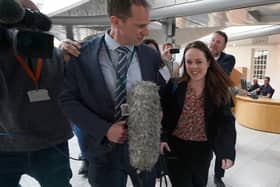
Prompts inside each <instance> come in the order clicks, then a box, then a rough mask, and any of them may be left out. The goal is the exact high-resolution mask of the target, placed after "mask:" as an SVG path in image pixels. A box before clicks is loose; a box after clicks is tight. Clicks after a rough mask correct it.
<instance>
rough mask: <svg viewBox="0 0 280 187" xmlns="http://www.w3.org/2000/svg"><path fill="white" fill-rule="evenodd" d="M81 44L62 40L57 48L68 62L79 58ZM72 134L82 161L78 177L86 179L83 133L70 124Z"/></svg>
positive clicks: (86, 169) (86, 162)
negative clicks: (72, 57) (73, 57)
mask: <svg viewBox="0 0 280 187" xmlns="http://www.w3.org/2000/svg"><path fill="white" fill-rule="evenodd" d="M81 44H82V42H78V41H74V40H70V39H64V40H62V41H61V43H60V45H59V48H60V49H61V50H63V51H64V53H63V54H64V60H65V62H67V63H68V61H69V60H70V58H71V55H72V56H75V57H79V55H80V49H81ZM71 126H72V129H73V132H74V134H75V135H76V137H77V140H78V145H79V148H80V155H79V159H80V160H81V161H82V164H81V167H80V169H79V171H78V174H79V175H83V176H85V177H87V175H88V165H89V164H88V159H87V156H86V144H85V134H84V132H83V131H82V130H81V129H80V128H79V127H78V126H77V125H75V124H74V123H72V124H71Z"/></svg>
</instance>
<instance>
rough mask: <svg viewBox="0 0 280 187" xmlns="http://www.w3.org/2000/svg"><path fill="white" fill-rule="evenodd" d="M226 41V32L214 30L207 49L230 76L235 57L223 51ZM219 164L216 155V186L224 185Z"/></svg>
mask: <svg viewBox="0 0 280 187" xmlns="http://www.w3.org/2000/svg"><path fill="white" fill-rule="evenodd" d="M227 42H228V37H227V35H226V33H224V32H223V31H216V32H214V34H213V36H212V39H211V41H210V45H209V49H210V51H211V53H212V55H213V56H214V58H215V60H216V61H217V62H218V64H219V65H220V66H221V67H222V69H223V70H224V72H225V73H226V74H227V75H228V76H230V73H231V72H232V70H233V68H234V65H235V58H234V56H232V55H230V54H227V53H224V52H223V51H224V49H225V48H226V45H227ZM221 164H222V161H221V160H218V159H217V157H216V160H215V175H214V183H215V184H216V186H217V187H225V184H224V182H223V180H222V178H223V177H224V175H225V170H224V169H223V168H222V167H221Z"/></svg>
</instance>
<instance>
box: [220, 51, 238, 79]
mask: <svg viewBox="0 0 280 187" xmlns="http://www.w3.org/2000/svg"><path fill="white" fill-rule="evenodd" d="M217 62H218V63H219V64H220V66H221V67H222V68H223V70H224V71H225V72H226V74H227V75H230V73H231V72H232V70H233V67H234V65H235V58H234V56H232V55H230V54H226V53H224V52H222V53H221V55H220V57H219V59H218V60H217Z"/></svg>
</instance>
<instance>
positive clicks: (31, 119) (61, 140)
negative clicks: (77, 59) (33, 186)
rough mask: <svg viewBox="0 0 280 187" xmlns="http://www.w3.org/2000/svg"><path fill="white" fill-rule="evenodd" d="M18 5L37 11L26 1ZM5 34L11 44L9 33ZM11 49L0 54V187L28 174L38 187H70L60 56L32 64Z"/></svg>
mask: <svg viewBox="0 0 280 187" xmlns="http://www.w3.org/2000/svg"><path fill="white" fill-rule="evenodd" d="M19 2H20V3H21V4H22V6H23V7H24V8H30V9H33V10H38V8H37V7H36V6H35V5H34V3H32V2H31V1H29V0H20V1H19ZM0 29H2V28H0ZM4 31H5V32H7V33H8V35H7V38H6V39H9V40H8V41H12V36H13V35H14V34H15V33H14V30H4ZM12 46H13V45H11V46H10V47H9V48H0V87H1V89H0V92H1V93H0V101H1V102H0V142H1V143H0V186H3V187H16V186H18V183H19V181H20V178H21V176H22V175H24V174H27V175H29V176H31V177H33V178H35V179H36V180H37V181H38V183H39V184H40V185H41V186H43V187H71V184H70V179H71V177H72V171H71V168H70V162H69V148H68V140H69V139H70V138H71V137H72V136H73V134H72V130H71V126H70V123H69V122H68V120H67V119H66V117H65V116H64V114H63V113H62V111H61V108H60V107H59V105H58V96H59V94H60V91H61V89H62V86H63V77H64V65H65V64H64V62H63V54H62V52H61V51H60V50H59V49H56V48H54V49H53V55H52V56H51V58H46V59H42V58H33V57H30V56H27V55H26V54H19V53H17V51H16V50H14V48H12ZM38 46H39V45H38ZM40 46H43V44H42V45H41V44H40ZM51 47H53V46H51Z"/></svg>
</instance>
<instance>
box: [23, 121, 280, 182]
mask: <svg viewBox="0 0 280 187" xmlns="http://www.w3.org/2000/svg"><path fill="white" fill-rule="evenodd" d="M279 125H280V124H279ZM236 149H237V156H236V162H235V166H234V167H233V168H232V169H229V170H228V171H226V175H225V177H224V181H225V183H226V186H227V187H280V134H271V133H265V132H260V131H255V130H251V129H247V128H244V127H242V126H240V125H238V124H237V147H236ZM70 151H71V156H73V157H77V156H78V153H79V149H78V146H77V143H76V139H75V138H73V139H71V140H70ZM71 167H72V170H73V178H72V180H71V183H72V185H73V187H90V186H89V184H88V182H87V180H86V179H85V178H83V177H81V176H79V175H77V171H78V169H79V167H80V162H78V161H71ZM209 172H210V173H209V182H208V187H214V184H213V162H212V165H211V168H210V171H209ZM21 184H22V185H23V187H39V185H38V183H37V182H36V181H34V180H33V179H32V178H30V177H28V176H24V177H23V178H22V180H21ZM127 187H132V185H131V183H130V182H128V185H127ZM157 187H159V184H157ZM169 187H170V185H169Z"/></svg>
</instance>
